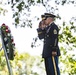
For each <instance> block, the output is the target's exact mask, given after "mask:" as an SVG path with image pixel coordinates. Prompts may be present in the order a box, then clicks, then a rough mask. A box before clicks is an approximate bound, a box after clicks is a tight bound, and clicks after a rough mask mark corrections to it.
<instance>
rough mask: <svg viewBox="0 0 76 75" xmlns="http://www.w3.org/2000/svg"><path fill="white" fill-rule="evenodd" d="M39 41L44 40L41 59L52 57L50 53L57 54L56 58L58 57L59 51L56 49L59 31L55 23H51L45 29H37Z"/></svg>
mask: <svg viewBox="0 0 76 75" xmlns="http://www.w3.org/2000/svg"><path fill="white" fill-rule="evenodd" d="M37 32H38V37H39V39H44V46H43V53H42V57H43V58H46V57H50V56H52V51H56V52H57V56H60V50H59V47H58V32H59V29H58V27H57V25H56V24H55V23H52V24H51V25H49V26H48V27H46V28H45V29H41V28H38V29H37Z"/></svg>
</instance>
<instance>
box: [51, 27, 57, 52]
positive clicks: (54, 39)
mask: <svg viewBox="0 0 76 75" xmlns="http://www.w3.org/2000/svg"><path fill="white" fill-rule="evenodd" d="M51 46H52V50H53V51H56V50H57V48H58V27H55V28H53V30H52V40H51Z"/></svg>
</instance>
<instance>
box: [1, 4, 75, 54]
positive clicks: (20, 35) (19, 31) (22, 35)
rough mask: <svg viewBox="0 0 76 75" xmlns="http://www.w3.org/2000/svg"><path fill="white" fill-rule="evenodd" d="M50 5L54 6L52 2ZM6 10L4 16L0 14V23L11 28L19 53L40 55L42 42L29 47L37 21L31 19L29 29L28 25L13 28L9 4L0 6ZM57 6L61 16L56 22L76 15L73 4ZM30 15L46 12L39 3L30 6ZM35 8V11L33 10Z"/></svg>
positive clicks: (67, 19) (39, 14)
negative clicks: (31, 23)
mask: <svg viewBox="0 0 76 75" xmlns="http://www.w3.org/2000/svg"><path fill="white" fill-rule="evenodd" d="M52 6H55V5H54V4H53V3H52ZM0 7H3V8H5V9H7V10H8V12H7V13H6V16H3V15H0V25H1V24H2V23H5V24H6V25H8V26H9V27H10V29H11V32H12V35H13V36H14V42H15V44H16V49H17V50H18V52H19V53H23V52H28V53H30V54H31V55H41V54H42V49H43V42H42V41H40V40H38V42H37V44H38V43H40V44H41V45H40V46H38V47H36V48H31V42H32V41H33V38H34V37H37V31H36V29H37V28H38V21H35V20H34V21H33V28H32V29H30V28H28V27H26V28H20V27H18V28H15V27H14V25H12V11H11V8H10V7H9V6H0ZM40 8H41V9H40ZM58 8H59V11H58V12H59V14H60V16H61V17H62V20H61V21H57V24H61V23H62V21H67V22H68V21H69V20H70V18H71V17H72V16H76V10H75V9H76V7H74V6H73V5H65V6H58ZM31 9H32V11H31V15H32V16H31V17H34V16H38V17H40V16H41V14H43V13H44V12H46V10H45V8H44V7H43V6H42V5H41V6H40V7H39V6H35V7H31ZM34 10H35V11H34Z"/></svg>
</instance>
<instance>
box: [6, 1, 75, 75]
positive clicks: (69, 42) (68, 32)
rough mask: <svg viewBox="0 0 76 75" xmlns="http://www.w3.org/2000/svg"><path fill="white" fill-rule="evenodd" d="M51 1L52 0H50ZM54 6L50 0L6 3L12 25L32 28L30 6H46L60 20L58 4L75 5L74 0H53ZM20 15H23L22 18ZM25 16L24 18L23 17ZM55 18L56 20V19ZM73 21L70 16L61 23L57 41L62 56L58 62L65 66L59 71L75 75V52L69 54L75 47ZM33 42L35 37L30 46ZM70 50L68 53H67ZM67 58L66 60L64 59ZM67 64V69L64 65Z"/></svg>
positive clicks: (35, 39)
mask: <svg viewBox="0 0 76 75" xmlns="http://www.w3.org/2000/svg"><path fill="white" fill-rule="evenodd" d="M51 1H52V0H51ZM53 2H54V4H55V7H53V6H51V5H50V4H49V3H50V0H37V1H36V0H26V1H24V0H15V1H14V0H11V1H8V3H7V4H10V5H11V8H12V11H13V19H14V25H15V26H21V27H25V26H30V27H31V28H32V20H31V19H29V18H28V17H30V16H31V15H30V14H31V13H30V11H31V9H30V7H31V6H37V5H40V4H41V5H43V6H44V7H45V8H46V11H47V12H48V11H49V12H51V13H56V15H57V17H58V19H59V20H61V17H60V15H59V13H58V6H59V5H62V6H65V4H73V5H74V6H76V0H73V1H72V0H61V1H60V0H53ZM22 16H24V17H23V18H22ZM25 17H26V18H25ZM35 19H37V20H39V18H38V16H36V17H35ZM58 19H57V20H58ZM75 21H76V17H74V16H73V17H72V18H71V19H70V21H69V23H68V24H67V23H66V22H63V23H62V26H59V27H60V31H61V30H62V31H61V33H60V34H59V42H60V45H61V46H60V47H61V53H62V56H61V57H60V62H61V63H60V64H64V65H65V67H64V68H63V69H62V66H60V67H61V72H63V73H64V74H66V72H67V73H68V75H75V74H76V72H75V70H76V65H75V64H76V61H75V59H76V58H75V56H76V55H75V54H74V53H73V54H71V53H72V51H73V50H75V48H76V36H75V35H73V34H74V32H76V27H75ZM35 42H37V38H34V42H33V43H32V47H34V45H35ZM68 52H70V53H68ZM66 59H67V60H66ZM65 60H66V61H65ZM67 66H68V68H67V70H66V67H67Z"/></svg>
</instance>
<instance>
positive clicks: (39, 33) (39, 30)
mask: <svg viewBox="0 0 76 75" xmlns="http://www.w3.org/2000/svg"><path fill="white" fill-rule="evenodd" d="M37 33H38V37H39V39H44V37H45V29H41V28H38V29H37Z"/></svg>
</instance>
